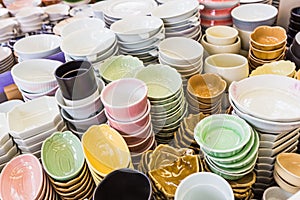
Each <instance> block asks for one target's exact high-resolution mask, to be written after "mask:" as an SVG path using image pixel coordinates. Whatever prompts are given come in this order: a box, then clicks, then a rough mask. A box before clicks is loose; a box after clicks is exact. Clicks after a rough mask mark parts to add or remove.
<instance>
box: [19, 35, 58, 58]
mask: <svg viewBox="0 0 300 200" xmlns="http://www.w3.org/2000/svg"><path fill="white" fill-rule="evenodd" d="M60 43H61V38H60V37H59V36H57V35H50V34H40V35H31V36H28V37H24V38H22V39H20V40H18V41H17V42H16V43H15V44H14V46H13V48H14V51H15V54H16V55H17V57H18V61H19V62H22V61H24V60H29V59H37V58H45V57H47V56H50V55H53V54H56V53H59V52H60V48H59V46H60Z"/></svg>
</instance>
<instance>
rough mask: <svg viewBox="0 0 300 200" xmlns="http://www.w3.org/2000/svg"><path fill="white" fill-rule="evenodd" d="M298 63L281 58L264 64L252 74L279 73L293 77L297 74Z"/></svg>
mask: <svg viewBox="0 0 300 200" xmlns="http://www.w3.org/2000/svg"><path fill="white" fill-rule="evenodd" d="M295 70H296V65H295V63H293V62H291V61H286V60H280V61H275V62H271V63H268V64H264V65H262V66H260V67H257V68H256V69H255V70H253V71H252V72H251V74H250V76H256V75H262V74H278V75H282V76H289V77H293V76H294V74H295Z"/></svg>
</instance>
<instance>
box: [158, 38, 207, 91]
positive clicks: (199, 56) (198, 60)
mask: <svg viewBox="0 0 300 200" xmlns="http://www.w3.org/2000/svg"><path fill="white" fill-rule="evenodd" d="M191 47H192V48H191ZM203 52H204V48H203V46H202V45H201V44H199V43H198V42H196V41H194V40H192V39H190V38H184V37H172V38H167V39H165V40H163V41H162V42H161V43H160V44H159V46H158V60H159V62H160V63H161V64H163V65H168V66H170V67H172V68H174V69H176V71H177V72H178V73H179V74H180V75H181V79H182V84H183V87H184V90H185V88H186V86H187V81H188V79H189V78H190V77H192V76H193V75H195V74H201V73H202V71H203Z"/></svg>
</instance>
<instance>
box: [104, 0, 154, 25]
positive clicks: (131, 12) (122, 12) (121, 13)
mask: <svg viewBox="0 0 300 200" xmlns="http://www.w3.org/2000/svg"><path fill="white" fill-rule="evenodd" d="M156 6H157V3H156V2H155V1H154V0H146V1H142V2H141V1H139V0H109V1H107V3H106V4H105V8H104V10H103V18H104V21H105V25H106V27H107V28H109V27H110V26H111V25H112V24H113V23H114V22H116V21H118V20H120V19H123V18H126V17H129V16H137V15H138V16H145V15H149V14H150V12H151V10H152V9H154V8H155V7H156Z"/></svg>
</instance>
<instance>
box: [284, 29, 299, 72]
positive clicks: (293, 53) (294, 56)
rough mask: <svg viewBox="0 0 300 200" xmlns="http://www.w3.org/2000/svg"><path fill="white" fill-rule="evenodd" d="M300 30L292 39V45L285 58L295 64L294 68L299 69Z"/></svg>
mask: <svg viewBox="0 0 300 200" xmlns="http://www.w3.org/2000/svg"><path fill="white" fill-rule="evenodd" d="M299 50H300V32H298V33H297V34H296V36H295V39H294V40H293V43H292V45H291V46H290V48H289V49H288V51H287V53H286V59H287V60H290V61H292V62H294V63H295V64H296V69H297V70H299V69H300V53H299Z"/></svg>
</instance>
